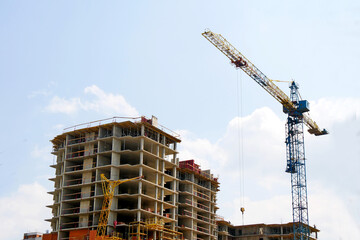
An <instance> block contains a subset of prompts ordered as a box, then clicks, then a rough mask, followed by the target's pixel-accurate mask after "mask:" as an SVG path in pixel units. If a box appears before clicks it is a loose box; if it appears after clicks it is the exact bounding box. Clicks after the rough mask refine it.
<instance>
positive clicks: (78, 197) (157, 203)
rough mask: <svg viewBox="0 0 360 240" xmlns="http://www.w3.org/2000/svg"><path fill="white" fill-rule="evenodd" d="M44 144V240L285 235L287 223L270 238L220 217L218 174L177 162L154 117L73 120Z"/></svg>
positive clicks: (169, 135)
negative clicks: (47, 170)
mask: <svg viewBox="0 0 360 240" xmlns="http://www.w3.org/2000/svg"><path fill="white" fill-rule="evenodd" d="M51 142H52V143H53V152H52V153H53V154H54V155H55V156H56V162H54V164H53V165H51V167H53V168H54V169H55V177H54V178H51V179H50V180H51V181H53V182H54V187H55V188H54V191H52V192H50V194H52V195H53V199H54V203H53V204H52V205H50V206H48V207H49V208H51V209H52V214H53V217H52V218H51V219H47V221H49V222H50V223H51V228H52V232H51V233H49V234H44V235H43V238H42V239H43V240H77V239H79V240H80V239H81V240H84V239H89V240H92V239H96V238H98V237H99V236H102V237H104V236H107V238H106V237H105V239H110V237H112V238H111V239H138V240H140V239H142V240H145V239H149V240H150V239H154V240H155V239H173V240H175V239H188V240H193V239H196V240H202V239H203V240H216V239H219V240H230V239H231V240H232V239H239V240H240V239H241V240H244V239H263V240H264V239H290V238H287V236H288V235H289V234H290V235H291V229H290V224H288V225H289V226H287V225H284V226H283V225H281V226H280V225H279V226H280V228H279V229H280V230H279V231H280V232H281V234H282V235H281V234H280V235H279V234H278V235H279V237H277V236H278V235H272V236H270V235H269V236H268V235H266V234H267V233H268V232H269V231H272V230H273V229H275V227H274V226H272V225H271V226H270V225H264V224H263V225H261V226H260V225H259V226H257V225H254V226H253V225H248V226H251V227H246V226H232V225H231V224H230V223H229V222H226V221H224V220H223V219H222V220H221V219H220V220H219V219H218V218H217V217H216V216H217V215H216V211H217V209H218V207H217V206H216V194H217V192H218V191H219V182H218V178H216V177H214V176H213V174H212V173H211V172H210V170H201V168H200V166H199V165H197V164H196V163H195V162H194V160H187V161H180V162H179V160H178V158H177V154H178V152H177V146H178V143H180V138H179V136H178V135H177V134H176V133H174V132H172V131H171V130H169V129H167V128H165V127H163V126H161V125H159V124H158V122H157V118H155V117H152V119H146V118H145V117H141V118H134V119H124V118H111V119H105V120H101V121H95V122H90V123H86V124H80V125H77V126H74V127H71V128H67V129H65V130H64V133H63V134H61V135H58V136H56V137H55V138H54V139H53V140H52V141H51ZM128 179H134V180H131V181H130V180H128ZM104 180H106V181H107V183H106V182H104ZM114 181H115V182H119V181H120V182H121V184H120V182H119V184H118V185H116V187H115V185H113V189H112V191H113V192H112V195H111V196H110V197H108V195H107V194H106V192H107V191H109V192H111V190H109V188H110V187H109V185H110V183H112V182H114ZM106 184H108V185H106ZM104 186H105V187H104ZM104 206H105V208H104ZM106 209H107V210H106ZM102 225H103V226H102ZM255 228H258V229H257V230H254V229H255ZM99 229H100V230H99ZM248 229H251V230H248ZM260 229H261V230H260ZM269 229H270V230H269ZM310 229H311V231H312V232H315V233H317V231H318V230H317V229H316V228H310ZM249 231H255V232H256V233H258V234H257V235H256V234H250V233H248V232H249ZM261 231H262V232H261ZM276 231H278V230H276ZM101 232H102V233H103V234H101ZM260 233H262V234H260ZM290 235H289V236H290ZM254 237H255V238H254ZM316 238H317V236H316V237H314V238H312V239H316ZM100 239H104V238H100Z"/></svg>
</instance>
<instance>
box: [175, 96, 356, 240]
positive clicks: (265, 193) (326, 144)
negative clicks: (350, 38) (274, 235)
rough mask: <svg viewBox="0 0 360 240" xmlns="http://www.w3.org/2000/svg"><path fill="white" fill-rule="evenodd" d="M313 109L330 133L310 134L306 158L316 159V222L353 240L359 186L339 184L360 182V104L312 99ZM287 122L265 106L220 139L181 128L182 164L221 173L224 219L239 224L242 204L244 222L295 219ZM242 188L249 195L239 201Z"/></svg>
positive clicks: (312, 194) (311, 191)
mask: <svg viewBox="0 0 360 240" xmlns="http://www.w3.org/2000/svg"><path fill="white" fill-rule="evenodd" d="M311 107H312V108H311V117H312V118H313V119H314V120H316V121H317V122H318V123H319V126H320V127H324V128H328V129H329V130H330V135H328V136H323V137H313V136H311V135H310V134H308V133H305V135H306V136H305V139H306V140H305V145H306V146H305V147H306V154H307V157H309V160H314V161H308V164H307V165H308V166H307V168H308V169H307V172H308V199H309V219H310V224H311V225H313V224H314V223H315V224H316V225H317V226H318V228H319V229H320V231H321V232H320V235H319V236H320V237H321V238H324V239H329V240H337V239H351V238H352V236H356V235H357V234H359V233H360V225H359V224H358V222H359V220H360V219H359V218H360V208H359V207H357V205H356V204H355V203H356V202H359V201H360V194H359V193H360V188H359V187H356V186H355V187H354V186H352V187H351V186H349V184H346V183H341V181H339V178H343V179H344V181H345V182H359V181H360V177H359V176H358V174H357V170H354V169H358V167H357V166H359V165H360V163H358V162H359V160H360V151H358V150H357V149H358V146H359V145H358V144H359V143H360V138H359V137H360V111H359V110H360V99H326V98H323V99H320V100H319V101H315V102H312V106H311ZM284 124H285V122H284V121H282V120H281V119H280V118H279V117H278V116H277V115H276V114H275V113H274V112H273V111H272V110H271V109H269V108H267V107H264V108H260V109H256V110H255V111H254V112H253V113H251V114H250V115H248V116H245V117H242V118H238V117H235V118H234V119H232V120H231V121H230V122H229V123H228V126H227V130H226V132H225V133H224V134H223V135H222V136H221V137H220V138H219V139H218V140H216V141H214V142H211V141H209V140H208V139H206V138H205V137H198V136H196V135H195V134H194V133H191V132H188V131H182V143H181V145H180V148H179V152H180V153H179V157H180V160H186V159H194V160H195V161H196V162H198V163H200V165H201V167H202V169H207V168H210V169H211V171H212V172H214V173H216V174H219V181H220V192H219V193H218V204H219V211H218V214H219V215H222V216H223V217H225V220H228V221H229V220H230V221H231V222H232V223H233V224H235V225H236V224H241V223H242V217H241V212H240V207H242V206H241V205H242V204H243V203H244V207H245V209H246V211H245V224H251V223H280V222H292V216H291V192H290V175H289V174H286V173H285V159H286V153H285V144H284V139H285V127H284ZM349 128H350V129H349ZM349 134H351V135H349ZM356 134H357V135H356ZM239 135H240V141H239ZM239 149H240V150H239ZM341 153H342V154H341ZM339 155H342V156H343V158H346V164H340V165H339V159H342V158H341V156H339ZM241 161H243V163H244V164H243V166H244V167H243V172H244V175H242V172H241V170H240V165H241V164H240V163H241ZM359 167H360V166H359ZM325 169H326V171H324V170H325ZM334 176H337V177H336V178H334ZM241 179H244V182H241ZM331 179H333V180H331ZM241 184H244V189H243V191H244V196H240V192H241V188H240V186H241ZM354 188H355V189H354ZM340 191H341V192H340ZM356 193H357V194H356ZM242 199H244V200H242ZM340 219H341V221H340ZM339 221H340V222H339ZM353 233H356V234H353Z"/></svg>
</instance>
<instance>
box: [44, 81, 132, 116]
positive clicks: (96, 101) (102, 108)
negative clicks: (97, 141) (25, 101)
mask: <svg viewBox="0 0 360 240" xmlns="http://www.w3.org/2000/svg"><path fill="white" fill-rule="evenodd" d="M84 92H85V94H86V98H85V99H82V98H79V97H77V98H69V99H66V98H60V97H58V96H54V97H53V98H52V99H51V101H50V103H49V105H48V106H46V108H45V109H46V110H47V111H49V112H52V113H65V114H74V113H77V112H79V111H80V110H82V111H95V112H98V113H102V114H105V115H108V116H115V115H120V116H126V117H137V116H139V113H138V111H137V110H136V109H135V108H134V107H133V106H131V105H130V104H129V103H128V102H127V101H126V100H125V98H124V97H123V96H122V95H114V94H112V93H106V92H104V91H103V90H102V89H100V88H99V87H98V86H96V85H92V86H89V87H86V88H85V89H84Z"/></svg>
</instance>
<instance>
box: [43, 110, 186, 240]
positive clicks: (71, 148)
mask: <svg viewBox="0 0 360 240" xmlns="http://www.w3.org/2000/svg"><path fill="white" fill-rule="evenodd" d="M179 142H180V139H179V138H178V136H177V135H175V134H174V133H172V132H171V131H169V130H167V129H165V128H163V127H162V126H159V125H158V124H157V119H156V118H155V117H153V118H152V119H150V120H149V119H146V118H144V117H142V118H139V119H131V120H125V121H124V119H122V118H112V119H106V120H105V121H104V120H102V121H97V122H92V123H88V124H85V125H78V126H75V127H73V128H70V129H66V130H65V132H64V133H63V134H61V135H58V136H57V137H55V138H54V139H53V140H52V143H53V154H54V155H55V156H56V163H54V164H53V165H52V166H51V167H53V168H54V169H55V177H54V178H52V179H50V180H51V181H53V182H54V191H52V192H50V194H52V195H53V199H54V203H53V204H52V205H50V206H48V207H50V208H52V213H53V217H52V218H51V219H48V220H47V221H49V222H51V227H52V230H53V232H56V233H57V234H58V238H57V239H68V238H69V232H70V231H71V230H75V229H77V230H79V229H89V230H95V229H96V227H97V225H98V222H99V216H100V212H101V208H102V204H103V192H102V187H101V178H100V174H104V175H105V176H106V178H108V179H111V180H118V179H128V178H133V177H137V176H143V178H142V179H140V180H134V181H131V182H126V183H124V184H121V185H119V186H118V187H117V188H116V189H115V195H114V199H113V201H112V205H111V211H110V214H109V220H108V225H107V232H108V233H111V232H113V231H115V230H116V231H117V232H119V233H120V237H123V238H128V237H132V236H139V234H140V235H141V234H145V233H143V232H139V231H136V232H135V231H132V230H131V229H132V228H131V224H134V225H139V224H142V223H146V222H148V223H149V222H151V223H154V222H155V223H161V224H162V225H163V227H166V228H167V229H170V230H173V231H175V230H176V225H177V199H178V193H177V190H176V187H177V186H178V179H177V177H176V176H177V167H178V159H177V144H178V143H179ZM134 229H135V228H134ZM156 232H157V231H151V229H150V232H149V230H147V231H146V234H151V235H152V236H155V238H154V239H156V234H157V233H156Z"/></svg>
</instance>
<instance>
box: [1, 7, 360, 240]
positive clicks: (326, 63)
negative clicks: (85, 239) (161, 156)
mask: <svg viewBox="0 0 360 240" xmlns="http://www.w3.org/2000/svg"><path fill="white" fill-rule="evenodd" d="M206 28H209V29H210V30H212V31H213V32H215V33H220V34H222V35H223V36H224V37H225V38H227V40H228V41H229V42H230V43H232V45H234V46H235V47H236V48H237V49H238V50H239V51H241V52H242V53H243V54H244V55H245V56H246V57H247V58H248V59H250V60H251V61H252V62H253V63H254V64H255V65H256V66H257V67H258V68H259V69H260V70H261V71H262V72H263V73H265V74H266V75H267V76H268V77H269V78H271V79H278V80H284V81H290V80H295V81H297V82H298V83H299V85H300V93H301V95H302V97H303V98H304V99H307V100H308V101H309V102H310V107H311V111H310V114H311V117H312V118H313V120H315V121H316V122H317V123H318V124H319V125H320V127H323V128H327V129H328V130H329V132H330V134H329V135H327V136H321V137H314V136H311V135H309V134H307V133H306V134H305V151H306V157H307V179H308V198H309V219H310V224H311V225H314V224H315V225H316V226H317V227H318V228H319V229H320V231H321V232H320V234H319V239H329V240H339V239H353V238H354V236H357V235H359V234H360V225H359V222H360V207H359V204H358V203H359V202H360V186H359V184H358V183H359V182H360V177H359V174H358V169H359V168H360V147H359V146H360V94H359V90H360V83H359V82H360V81H359V77H358V66H359V64H360V48H359V44H358V43H359V42H360V2H359V1H351V0H344V1H341V2H340V1H333V0H326V1H325V0H318V1H309V0H304V1H285V0H273V1H265V0H255V1H243V0H237V1H235V0H234V1H230V0H224V1H221V2H219V1H211V0H207V1H202V0H199V1H189V0H184V1H160V0H159V1H140V0H139V1H111V0H109V1H90V0H89V1H86V2H85V1H77V0H75V1H74V0H72V1H70V0H67V1H53V0H46V1H45V0H44V1H41V0H38V1H25V0H23V1H19V0H13V1H6V0H2V1H0V56H1V57H0V81H1V83H2V84H1V85H2V88H1V90H0V91H1V94H0V107H1V109H2V116H3V117H2V118H0V124H1V126H3V128H2V136H3V137H2V138H0V173H1V174H0V183H1V184H0V190H1V191H0V222H2V224H1V225H0V231H1V232H2V233H4V234H2V235H1V236H0V239H9V240H13V239H14V240H15V239H16V240H17V239H21V238H22V236H23V233H24V232H28V231H40V232H45V231H46V230H50V224H48V223H47V222H45V221H44V219H47V218H50V217H51V210H50V209H49V208H46V207H45V206H46V205H50V204H51V203H52V197H51V196H50V195H49V194H47V192H48V191H51V190H52V189H53V184H52V182H50V181H49V180H48V178H51V177H53V176H54V174H55V172H54V169H52V168H50V167H49V165H51V164H52V163H53V162H54V160H55V158H54V156H53V155H51V148H52V146H51V143H50V140H51V139H53V138H54V137H55V136H57V135H58V134H61V133H62V131H63V129H64V128H65V127H69V126H73V125H75V124H79V123H86V122H90V121H94V120H99V119H104V118H108V117H113V116H121V117H125V116H142V115H143V116H147V117H151V116H152V115H154V116H156V117H158V119H159V122H160V124H162V125H164V126H166V127H168V128H170V129H172V130H176V131H177V132H179V133H180V134H181V139H182V143H181V144H180V147H179V152H180V153H179V157H180V160H186V159H195V160H196V161H197V162H198V163H200V165H201V166H202V169H207V168H210V169H211V170H212V172H214V174H215V175H216V176H217V175H218V176H219V181H220V184H221V186H220V192H219V193H218V204H219V207H220V209H219V211H218V214H219V215H221V216H223V217H224V218H225V219H227V220H229V221H231V223H233V224H242V217H241V212H240V207H242V205H244V207H245V215H244V222H245V224H250V223H280V222H291V221H292V216H291V192H290V175H289V174H287V173H285V158H286V154H285V144H284V140H285V127H284V124H285V120H286V115H285V114H283V113H282V107H281V106H280V104H279V103H278V102H277V101H275V100H274V99H272V97H271V96H270V95H268V94H267V93H266V92H265V91H264V90H263V89H262V88H261V87H260V86H258V85H257V84H256V83H255V82H254V81H253V80H252V79H250V78H249V77H248V76H246V75H245V74H244V73H242V72H241V71H240V70H236V69H235V68H234V67H233V66H232V65H231V64H229V60H228V59H227V58H226V57H225V56H224V55H223V54H222V53H221V52H219V51H218V50H217V49H216V48H215V47H214V46H212V45H211V44H210V43H209V42H208V41H207V40H206V39H205V38H204V37H203V36H202V35H201V33H202V32H203V31H204V30H205V29H206ZM277 85H278V86H279V87H280V88H281V89H282V90H283V91H284V92H285V93H289V89H288V85H287V83H277ZM239 135H240V138H239V137H238V136H239ZM239 163H241V164H239ZM240 166H243V167H242V168H240ZM242 172H243V173H244V175H241V173H242ZM241 186H243V187H244V188H241ZM234 189H238V190H236V191H234ZM241 193H243V194H241Z"/></svg>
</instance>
